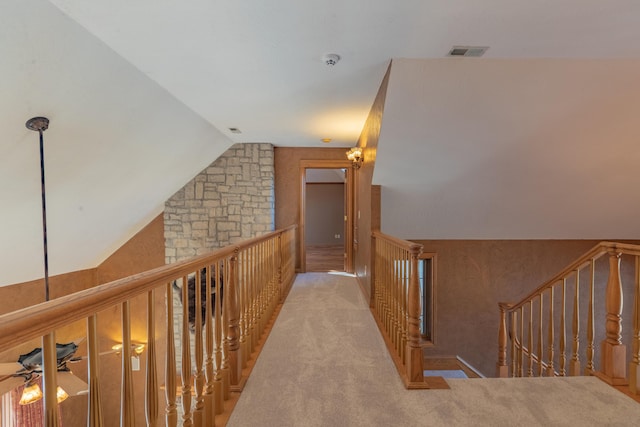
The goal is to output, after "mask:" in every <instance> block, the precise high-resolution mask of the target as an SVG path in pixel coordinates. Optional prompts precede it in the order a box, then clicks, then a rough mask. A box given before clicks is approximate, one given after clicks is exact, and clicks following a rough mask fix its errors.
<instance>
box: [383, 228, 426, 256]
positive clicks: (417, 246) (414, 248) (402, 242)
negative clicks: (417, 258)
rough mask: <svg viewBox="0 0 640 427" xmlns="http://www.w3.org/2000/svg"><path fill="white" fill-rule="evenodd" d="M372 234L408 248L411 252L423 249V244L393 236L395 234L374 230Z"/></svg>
mask: <svg viewBox="0 0 640 427" xmlns="http://www.w3.org/2000/svg"><path fill="white" fill-rule="evenodd" d="M372 235H373V237H374V238H376V239H383V240H386V241H388V242H391V243H393V244H395V245H396V246H399V247H401V248H403V249H406V250H407V251H409V252H416V251H419V252H421V251H422V248H423V245H421V244H420V243H416V242H411V241H409V240H402V239H399V238H397V237H393V236H389V235H388V234H384V233H382V232H380V231H374V232H372Z"/></svg>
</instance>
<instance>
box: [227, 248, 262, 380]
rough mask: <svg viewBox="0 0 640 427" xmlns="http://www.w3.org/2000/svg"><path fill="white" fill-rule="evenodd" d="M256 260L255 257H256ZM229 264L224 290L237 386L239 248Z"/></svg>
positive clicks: (239, 362)
mask: <svg viewBox="0 0 640 427" xmlns="http://www.w3.org/2000/svg"><path fill="white" fill-rule="evenodd" d="M254 260H255V259H254ZM230 261H231V264H230V266H229V276H230V277H229V280H228V281H227V282H226V285H225V290H224V298H225V304H224V306H225V307H227V310H228V314H229V315H228V317H227V320H226V326H227V334H226V338H227V340H228V342H229V365H230V368H231V385H234V386H237V385H239V384H240V379H241V378H242V353H241V351H240V343H239V341H238V338H239V326H238V322H239V319H240V311H239V307H238V274H237V270H238V250H236V251H235V252H234V254H233V256H232V257H231V260H230Z"/></svg>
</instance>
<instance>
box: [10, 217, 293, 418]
mask: <svg viewBox="0 0 640 427" xmlns="http://www.w3.org/2000/svg"><path fill="white" fill-rule="evenodd" d="M295 247H296V242H295V227H289V228H287V229H285V230H280V231H276V232H272V233H269V234H267V235H265V236H261V237H258V238H255V239H252V240H250V241H247V242H243V243H241V244H238V245H235V246H231V247H227V248H223V249H220V250H218V251H215V252H212V253H211V254H208V255H203V256H200V257H197V258H193V259H190V260H186V261H182V262H179V263H176V264H172V265H167V266H163V267H160V268H157V269H154V270H151V271H148V272H144V273H141V274H137V275H135V276H131V277H128V278H125V279H120V280H116V281H114V282H111V283H107V284H104V285H100V286H96V287H94V288H91V289H88V290H85V291H81V292H78V293H75V294H72V295H69V296H66V297H61V298H58V299H54V300H51V301H47V302H45V303H42V304H38V305H35V306H33V307H29V308H25V309H22V310H18V311H16V312H13V313H8V314H5V315H2V316H0V331H1V333H0V348H4V349H8V348H12V347H15V346H17V345H20V344H22V343H25V342H28V341H30V340H33V339H34V338H38V337H43V338H42V340H43V365H44V368H45V369H44V381H43V384H44V401H45V418H46V419H45V420H44V421H45V425H51V426H54V425H57V422H58V421H57V419H58V415H57V413H58V411H57V400H56V388H57V386H56V384H57V381H56V373H57V369H56V365H57V363H56V351H55V331H56V330H58V329H61V328H64V327H66V326H67V325H70V324H72V323H73V322H76V321H78V320H82V319H86V322H87V356H86V357H82V358H83V359H87V373H88V374H87V380H88V394H89V396H88V405H87V407H88V409H87V412H88V418H87V425H90V426H101V425H103V423H104V413H105V411H104V409H103V407H102V402H101V397H100V384H101V382H102V379H101V376H100V372H99V366H100V350H99V348H98V343H99V342H100V339H99V334H98V326H97V313H98V312H100V311H103V310H107V309H113V308H114V307H116V308H119V310H120V312H121V319H122V332H121V337H120V339H121V340H122V341H121V342H122V348H121V350H119V351H120V357H121V362H122V378H121V381H120V382H121V387H122V389H121V405H120V411H119V418H120V424H121V425H123V426H134V425H142V424H143V423H145V422H146V425H148V426H157V425H162V424H163V425H166V426H177V425H181V426H191V425H195V426H204V425H207V426H212V425H215V416H216V414H221V413H223V410H224V402H225V401H226V400H228V399H229V398H230V397H231V391H232V390H233V391H236V392H240V391H241V390H242V387H243V386H244V383H245V382H246V375H247V374H248V372H246V371H243V367H245V366H246V363H247V360H248V359H249V358H250V357H251V353H252V352H254V351H255V350H256V346H257V343H258V341H259V340H260V339H261V337H262V334H263V332H264V330H265V328H266V327H267V325H268V321H269V320H270V319H271V318H272V317H273V315H274V313H275V311H276V308H277V306H278V304H281V303H282V302H283V301H284V297H285V296H286V294H287V293H288V291H289V289H290V288H291V285H292V284H293V281H294V278H295ZM203 280H204V281H206V283H202V281H203ZM190 282H191V283H192V284H193V289H191V287H190V286H189V283H190ZM174 287H180V288H181V289H180V290H179V291H177V290H176V289H174ZM157 290H159V292H156V291H157ZM174 292H179V293H180V296H181V301H182V303H181V304H180V305H174ZM203 293H204V295H203ZM156 295H157V296H156ZM160 295H161V296H162V298H163V299H165V301H166V304H165V305H166V311H163V312H162V313H160V312H157V311H156V304H157V303H158V298H159V297H160ZM138 297H141V298H143V299H144V300H145V301H146V305H145V307H146V329H145V332H146V343H145V344H146V346H145V351H146V356H145V362H146V363H145V364H144V367H145V372H144V375H145V386H144V389H145V392H144V396H137V395H136V393H135V392H134V387H133V372H132V371H133V368H132V357H139V355H138V354H134V353H133V351H132V348H133V347H132V345H133V344H134V342H133V340H132V337H131V333H132V324H133V322H132V319H131V304H132V301H133V300H134V299H137V298H138ZM190 298H193V299H194V304H193V305H192V308H191V309H190V308H189V306H190V305H189V301H190ZM180 306H181V308H180ZM192 310H193V312H192ZM176 311H177V312H178V314H179V320H178V321H177V323H175V322H176V319H175V316H174V314H175V313H176ZM180 312H181V313H180ZM178 325H179V326H178ZM176 326H177V327H176ZM176 334H177V335H176ZM177 338H178V339H177ZM103 339H104V338H103ZM158 339H160V341H162V340H164V339H166V348H165V349H164V353H165V354H164V355H163V356H164V360H165V369H164V378H163V384H162V385H159V382H158V371H157V366H156V364H157V360H158V354H157V353H158V352H157V351H156V347H157V345H156V340H158ZM176 342H179V343H180V352H179V354H180V357H179V360H178V358H177V354H178V353H177V352H176ZM103 354H104V352H103ZM178 373H179V375H178ZM178 381H179V385H180V387H177V382H178ZM160 388H164V400H165V402H160V401H159V396H160V394H159V392H160ZM178 391H179V394H178ZM142 402H144V417H145V420H144V421H143V420H142V419H137V420H136V419H135V407H136V405H140V404H142ZM113 410H114V408H110V416H114V414H112V411H113ZM161 417H164V420H163V421H160V418H161Z"/></svg>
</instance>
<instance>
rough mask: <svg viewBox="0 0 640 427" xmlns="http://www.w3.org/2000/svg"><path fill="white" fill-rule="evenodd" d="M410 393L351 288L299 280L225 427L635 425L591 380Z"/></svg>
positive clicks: (336, 280)
mask: <svg viewBox="0 0 640 427" xmlns="http://www.w3.org/2000/svg"><path fill="white" fill-rule="evenodd" d="M447 381H448V383H449V384H450V386H451V389H450V390H411V391H408V390H406V389H405V388H404V386H403V385H402V382H401V380H400V378H399V376H398V374H397V372H396V370H395V367H394V365H393V362H392V361H391V359H390V357H389V355H388V353H387V349H386V347H385V346H384V342H383V340H382V338H381V337H380V335H379V332H378V329H377V327H376V325H375V322H374V320H373V317H372V315H371V313H370V311H369V308H368V306H367V303H366V301H365V298H364V297H363V295H362V293H361V291H360V288H359V287H358V284H357V282H356V279H355V278H353V277H350V276H348V275H345V274H331V273H307V274H300V275H298V277H297V279H296V282H295V284H294V286H293V289H292V290H291V293H290V294H289V297H288V298H287V300H286V302H285V304H284V305H283V307H282V310H281V312H280V316H279V317H278V319H277V320H276V322H275V325H274V327H273V330H272V331H271V335H270V336H269V338H268V340H267V342H266V343H265V346H264V349H263V351H262V353H261V354H260V356H259V358H258V360H257V362H256V365H255V367H254V369H253V372H252V374H251V376H250V377H249V380H248V383H247V385H246V387H245V389H244V391H243V393H242V394H241V396H240V399H239V401H238V403H237V405H236V407H235V409H234V411H233V413H232V414H231V417H230V419H229V422H228V424H227V425H228V426H238V427H248V426H260V427H270V426H273V427H276V426H277V427H285V426H538V425H539V426H603V425H615V426H636V425H638V424H639V423H640V404H638V403H636V402H635V401H633V400H632V399H630V398H629V397H627V396H625V395H623V394H622V393H620V392H618V391H616V390H614V389H612V388H611V387H609V386H607V385H605V384H604V383H602V382H601V381H600V380H598V379H596V378H594V377H577V378H562V379H549V378H527V379H450V380H447Z"/></svg>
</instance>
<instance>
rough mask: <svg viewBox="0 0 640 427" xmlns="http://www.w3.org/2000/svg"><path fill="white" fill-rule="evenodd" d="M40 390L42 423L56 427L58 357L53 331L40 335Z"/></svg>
mask: <svg viewBox="0 0 640 427" xmlns="http://www.w3.org/2000/svg"><path fill="white" fill-rule="evenodd" d="M42 362H43V364H42V368H43V369H42V373H43V379H42V388H43V390H42V392H43V395H44V425H46V426H47V427H58V425H59V424H58V399H57V390H58V385H57V384H58V381H57V379H56V377H57V374H58V359H57V350H56V335H55V332H50V333H49V334H47V335H44V336H43V337H42Z"/></svg>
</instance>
